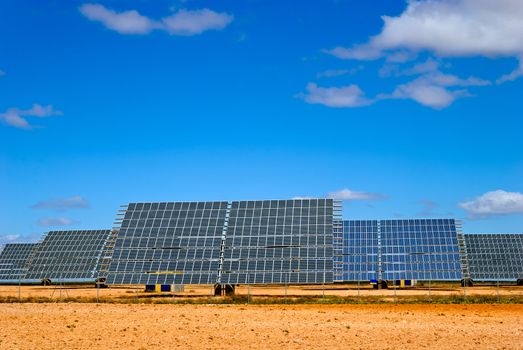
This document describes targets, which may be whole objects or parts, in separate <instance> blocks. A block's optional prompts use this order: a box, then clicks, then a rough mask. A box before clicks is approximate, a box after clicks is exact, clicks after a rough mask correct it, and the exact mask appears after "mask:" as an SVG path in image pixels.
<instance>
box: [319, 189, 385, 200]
mask: <svg viewBox="0 0 523 350" xmlns="http://www.w3.org/2000/svg"><path fill="white" fill-rule="evenodd" d="M326 197H327V198H332V199H338V200H344V201H345V200H346V201H373V200H381V199H385V198H387V196H386V195H384V194H381V193H374V192H362V191H353V190H349V189H348V188H344V189H341V190H339V191H334V192H329V193H327V194H326Z"/></svg>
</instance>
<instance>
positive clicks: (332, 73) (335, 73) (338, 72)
mask: <svg viewBox="0 0 523 350" xmlns="http://www.w3.org/2000/svg"><path fill="white" fill-rule="evenodd" d="M362 69H363V66H362V65H360V66H358V67H354V68H351V69H327V70H324V71H322V72H319V73H317V74H316V78H318V79H321V78H334V77H340V76H343V75H353V74H356V73H357V72H358V71H360V70H362Z"/></svg>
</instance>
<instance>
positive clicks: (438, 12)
mask: <svg viewBox="0 0 523 350" xmlns="http://www.w3.org/2000/svg"><path fill="white" fill-rule="evenodd" d="M521 15H523V5H522V4H521V2H519V1H512V0H501V1H499V2H496V6H495V8H493V6H492V4H491V3H490V2H489V1H486V0H479V1H476V0H474V1H472V0H459V1H450V0H438V1H433V2H430V3H427V2H426V1H413V2H410V3H408V2H405V1H390V0H381V1H373V2H372V4H370V2H363V1H350V0H336V1H302V2H281V1H261V0H260V1H257V0H251V1H198V0H189V1H146V0H141V1H110V0H106V1H101V2H97V3H86V2H81V1H68V2H64V1H41V0H39V1H36V0H35V1H17V2H2V3H1V4H0V37H1V40H0V93H1V98H0V124H1V125H0V142H1V148H0V149H1V150H0V212H2V213H3V214H2V215H1V216H0V243H2V242H3V243H5V242H12V241H29V240H34V239H37V238H38V237H40V235H41V234H42V233H43V232H45V231H48V230H51V229H79V228H83V229H87V228H107V227H111V226H112V223H113V221H114V218H115V216H116V211H117V210H118V208H119V206H120V205H121V204H125V203H127V202H130V201H178V200H189V201H197V200H222V199H271V198H293V197H322V196H330V197H334V198H339V199H341V200H343V201H344V216H345V217H346V218H348V219H358V218H362V219H365V218H416V217H455V218H458V219H462V220H464V230H465V232H521V231H523V229H522V227H523V215H522V214H523V194H522V192H523V144H522V142H521V132H522V130H523V121H522V118H521V107H520V105H521V100H522V94H523V78H521V77H520V75H523V64H521V63H520V62H522V57H523V34H522V33H523V27H522V26H523V25H522V24H521V21H520V20H518V19H520V18H521ZM383 16H386V17H383Z"/></svg>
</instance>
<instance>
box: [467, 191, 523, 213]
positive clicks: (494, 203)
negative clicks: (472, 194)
mask: <svg viewBox="0 0 523 350" xmlns="http://www.w3.org/2000/svg"><path fill="white" fill-rule="evenodd" d="M459 206H460V207H461V208H463V209H464V210H465V211H466V212H467V213H468V214H469V215H470V216H471V217H482V216H490V215H502V214H516V213H519V214H523V193H520V192H507V191H503V190H496V191H490V192H486V193H484V194H482V195H481V196H479V197H476V198H475V199H473V200H471V201H466V202H462V203H459Z"/></svg>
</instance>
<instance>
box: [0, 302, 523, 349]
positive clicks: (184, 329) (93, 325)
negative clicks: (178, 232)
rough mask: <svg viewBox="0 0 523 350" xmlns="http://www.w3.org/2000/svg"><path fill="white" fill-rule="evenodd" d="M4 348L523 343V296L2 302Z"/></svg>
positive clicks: (0, 341)
mask: <svg viewBox="0 0 523 350" xmlns="http://www.w3.org/2000/svg"><path fill="white" fill-rule="evenodd" d="M0 313H1V315H2V317H0V348H1V349H35V348H39V349H57V348H69V349H95V348H118V349H150V348H167V347H181V348H192V349H240V348H242V349H266V348H271V349H273V348H278V349H279V348H286V349H298V348H316V349H323V348H333V349H341V348H344V349H347V348H351V349H352V348H355V349H360V348H361V349H369V348H370V347H375V348H378V349H397V348H407V349H415V348H430V349H436V348H438V349H455V348H460V349H523V305H289V306H282V305H278V306H277V305H271V306H255V305H134V304H128V305H108V304H76V303H75V304H0Z"/></svg>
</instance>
